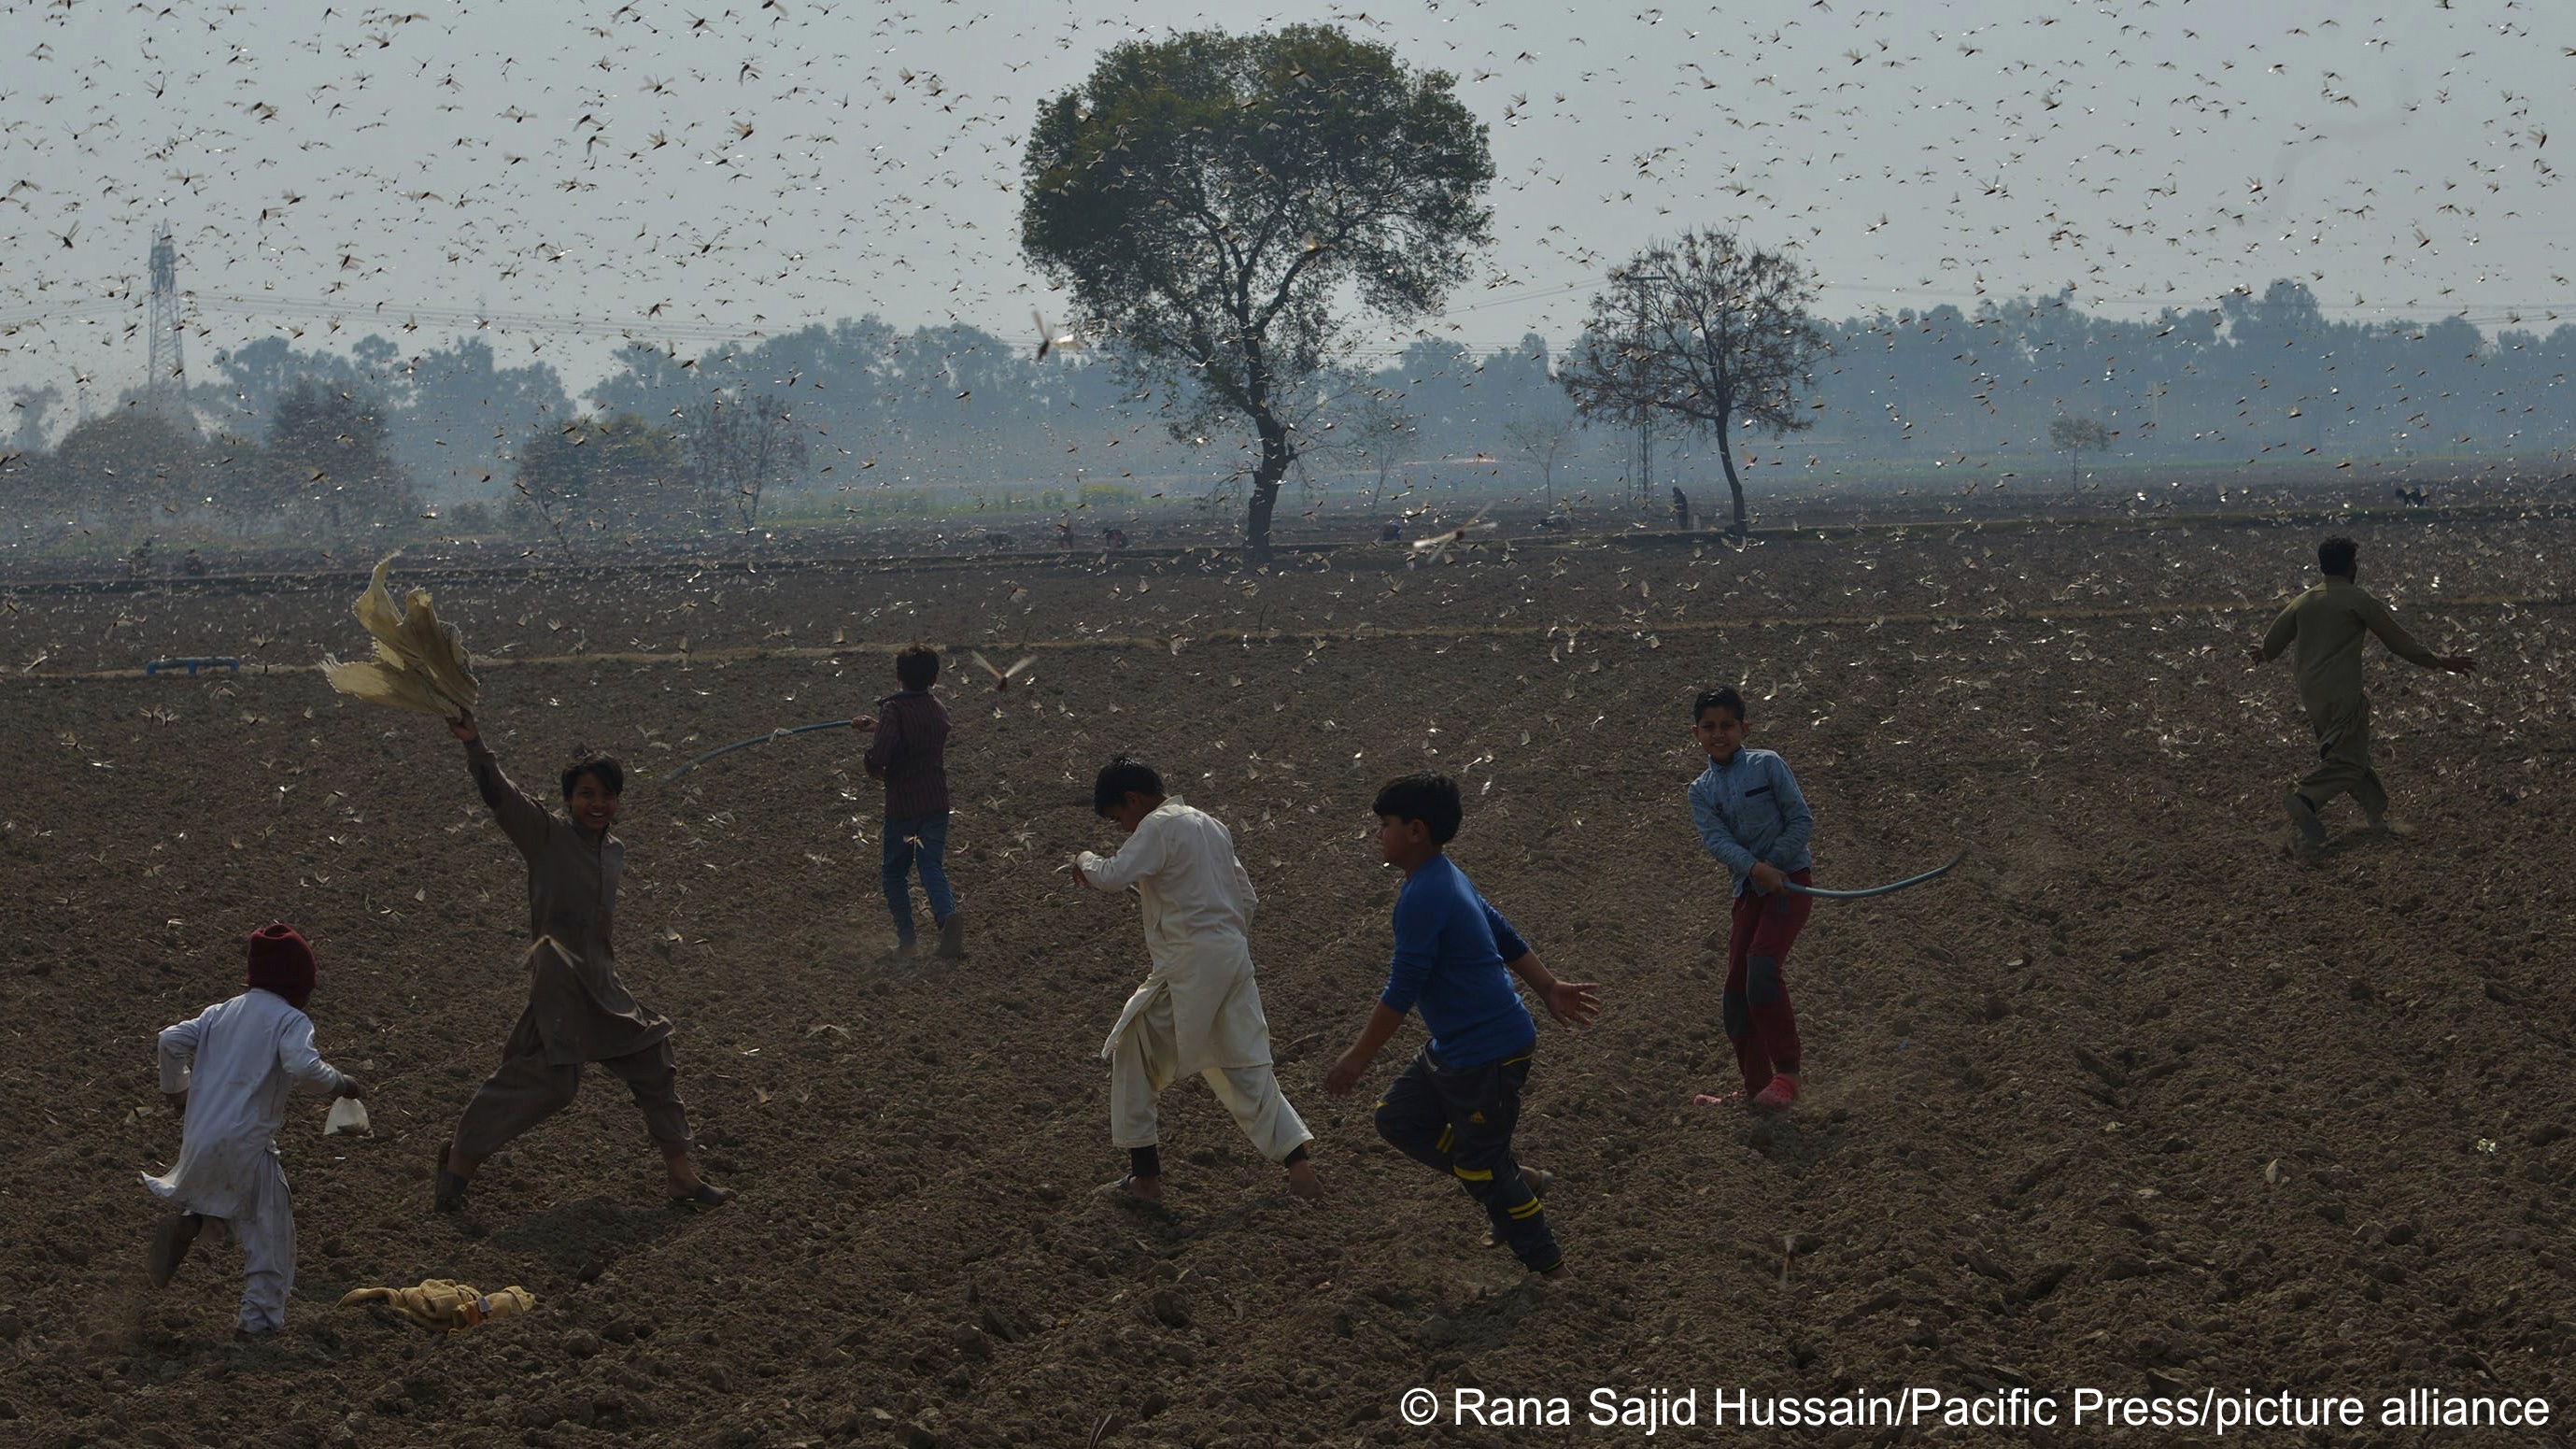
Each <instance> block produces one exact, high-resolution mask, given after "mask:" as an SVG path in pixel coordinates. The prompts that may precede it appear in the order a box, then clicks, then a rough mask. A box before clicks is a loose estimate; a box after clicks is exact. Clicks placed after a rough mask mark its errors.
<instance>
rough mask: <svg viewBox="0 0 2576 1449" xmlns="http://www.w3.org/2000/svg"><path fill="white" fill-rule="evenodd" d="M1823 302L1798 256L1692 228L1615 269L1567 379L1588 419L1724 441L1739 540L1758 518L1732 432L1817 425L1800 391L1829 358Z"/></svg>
mask: <svg viewBox="0 0 2576 1449" xmlns="http://www.w3.org/2000/svg"><path fill="white" fill-rule="evenodd" d="M1814 300H1815V284H1814V282H1813V281H1812V280H1810V279H1809V277H1808V275H1807V271H1806V269H1805V268H1804V267H1802V266H1800V265H1799V264H1798V263H1797V262H1796V261H1794V260H1792V259H1791V258H1789V257H1788V256H1786V255H1784V254H1782V253H1779V252H1765V251H1756V250H1752V249H1750V248H1748V247H1746V246H1745V245H1744V244H1743V243H1742V242H1740V241H1738V240H1737V239H1736V238H1735V236H1734V235H1733V234H1732V233H1729V232H1723V231H1715V230H1710V231H1695V232H1685V233H1683V234H1682V236H1681V238H1680V239H1679V240H1678V241H1674V242H1671V243H1667V244H1658V245H1656V246H1652V247H1649V248H1647V249H1646V250H1645V251H1643V252H1641V253H1639V254H1638V255H1637V257H1636V258H1635V259H1634V260H1633V261H1631V262H1629V263H1628V265H1626V266H1624V267H1621V268H1618V269H1617V270H1615V271H1613V272H1611V274H1610V285H1609V286H1608V287H1607V288H1606V289H1604V290H1603V291H1601V292H1600V293H1598V294H1596V295H1595V296H1594V297H1593V299H1592V311H1591V314H1590V315H1589V316H1588V317H1587V318H1586V319H1585V323H1584V337H1583V342H1582V345H1581V347H1580V349H1579V350H1578V351H1577V353H1576V355H1575V357H1574V359H1573V361H1572V362H1571V363H1570V364H1569V365H1568V366H1567V367H1566V368H1565V369H1564V371H1563V372H1562V373H1561V374H1559V381H1560V382H1561V383H1562V385H1563V386H1564V388H1565V391H1566V395H1567V396H1569V397H1571V398H1572V399H1573V400H1574V406H1575V410H1576V411H1577V412H1578V413H1580V414H1581V415H1582V416H1583V417H1584V418H1585V419H1587V420H1589V419H1593V418H1601V419H1605V420H1608V421H1613V422H1619V423H1624V424H1628V425H1630V426H1645V427H1651V426H1652V425H1653V424H1654V423H1655V422H1656V421H1657V420H1659V419H1670V420H1677V421H1679V422H1680V423H1681V424H1682V425H1683V426H1685V427H1686V428H1688V429H1689V430H1690V431H1693V432H1700V433H1706V434H1708V435H1710V436H1712V437H1714V438H1715V439H1716V440H1717V456H1718V461H1719V463H1720V464H1721V465H1722V466H1723V467H1724V468H1725V470H1726V486H1727V490H1728V491H1729V492H1730V493H1732V494H1733V495H1734V499H1735V523H1734V527H1733V529H1732V530H1731V531H1732V532H1733V533H1734V534H1735V535H1736V536H1737V537H1739V538H1740V537H1742V536H1743V535H1744V533H1745V532H1746V531H1747V529H1748V528H1749V527H1750V515H1749V514H1748V513H1747V511H1746V509H1745V506H1744V483H1743V480H1742V479H1740V478H1739V477H1737V476H1736V471H1735V449H1734V445H1733V439H1732V437H1731V434H1732V432H1733V429H1734V428H1735V427H1736V426H1737V424H1738V421H1739V420H1741V422H1742V424H1743V425H1744V426H1746V427H1761V428H1765V429H1767V430H1769V431H1771V432H1774V433H1789V432H1796V431H1798V430H1800V429H1802V428H1805V427H1808V426H1810V425H1811V424H1812V422H1813V419H1811V418H1810V417H1809V416H1808V415H1807V412H1806V410H1805V409H1804V408H1802V407H1801V406H1800V404H1799V401H1798V388H1799V385H1800V384H1802V383H1804V382H1806V381H1807V380H1808V377H1807V369H1808V366H1809V365H1810V364H1811V363H1812V362H1813V361H1814V360H1815V359H1816V358H1817V357H1819V356H1821V355H1822V354H1823V353H1824V352H1825V351H1826V343H1825V335H1824V332H1823V331H1822V329H1820V328H1818V327H1817V325H1816V322H1815V319H1814V318H1813V317H1812V316H1810V315H1809V314H1808V311H1807V308H1808V307H1809V305H1810V304H1811V303H1813V301H1814Z"/></svg>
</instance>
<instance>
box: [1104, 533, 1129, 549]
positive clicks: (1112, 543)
mask: <svg viewBox="0 0 2576 1449" xmlns="http://www.w3.org/2000/svg"><path fill="white" fill-rule="evenodd" d="M1100 542H1101V546H1102V547H1104V548H1112V549H1119V548H1125V547H1126V546H1127V530H1125V529H1123V528H1104V529H1102V530H1101V531H1100Z"/></svg>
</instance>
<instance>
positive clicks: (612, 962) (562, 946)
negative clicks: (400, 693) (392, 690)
mask: <svg viewBox="0 0 2576 1449" xmlns="http://www.w3.org/2000/svg"><path fill="white" fill-rule="evenodd" d="M448 729H449V730H450V731H452V732H453V733H454V734H455V736H456V737H457V738H458V739H459V740H462V741H464V742H465V767H466V769H468V770H469V771H471V772H472V773H473V776H474V788H475V789H476V791H478V792H479V793H480V794H481V795H482V797H483V803H484V804H485V805H486V806H488V807H490V809H491V811H492V818H493V819H494V820H495V821H497V822H499V824H500V826H501V833H502V834H504V835H506V836H508V837H509V838H510V843H511V844H512V845H515V846H517V847H518V848H519V854H520V855H522V856H524V857H525V858H526V859H527V862H528V938H529V941H530V943H531V944H530V946H529V949H528V957H527V961H528V970H529V982H528V1004H527V1006H526V1007H525V1008H523V1009H522V1010H521V1011H520V1012H519V1020H518V1024H517V1025H516V1026H513V1027H512V1028H510V1039H509V1040H508V1041H507V1042H504V1043H503V1044H502V1046H501V1065H500V1066H498V1067H496V1068H494V1069H493V1071H492V1075H491V1076H490V1077H489V1078H487V1079H486V1080H485V1081H484V1083H483V1086H482V1089H481V1090H479V1091H477V1092H476V1093H475V1094H474V1100H472V1101H470V1102H468V1103H466V1104H465V1115H464V1116H463V1117H462V1118H460V1119H459V1120H458V1121H457V1124H456V1136H455V1138H454V1139H453V1140H452V1141H451V1142H449V1143H448V1144H447V1145H445V1146H443V1147H441V1148H440V1149H439V1152H438V1167H437V1170H436V1172H435V1174H434V1175H433V1179H432V1181H433V1184H434V1188H433V1192H432V1197H431V1202H432V1205H433V1206H435V1207H436V1208H437V1210H438V1211H440V1212H443V1213H452V1212H461V1211H463V1209H464V1207H465V1188H466V1184H467V1182H468V1181H470V1180H471V1179H472V1178H473V1176H474V1172H475V1169H476V1168H479V1167H481V1166H482V1165H483V1162H484V1159H486V1158H488V1157H490V1156H491V1155H492V1154H493V1153H495V1152H498V1151H500V1150H501V1149H502V1147H503V1146H505V1145H507V1144H508V1143H509V1142H510V1141H511V1140H512V1139H513V1138H515V1137H517V1136H518V1135H519V1134H520V1133H523V1132H525V1131H527V1130H528V1129H529V1128H531V1127H534V1126H536V1125H537V1124H538V1123H540V1122H543V1121H545V1120H546V1119H547V1118H549V1117H551V1116H553V1115H554V1114H556V1113H557V1112H560V1111H562V1110H563V1109H565V1108H566V1107H569V1106H571V1105H572V1099H573V1095H574V1094H575V1093H576V1092H578V1091H580V1090H581V1069H582V1068H583V1067H584V1066H585V1065H587V1064H589V1063H591V1062H597V1063H599V1064H600V1065H601V1066H603V1067H606V1068H607V1069H608V1070H609V1071H611V1072H613V1073H615V1074H616V1076H617V1077H618V1079H619V1080H620V1081H623V1082H624V1083H626V1088H627V1090H628V1091H630V1092H632V1093H634V1094H635V1105H636V1106H638V1107H640V1108H642V1109H643V1111H644V1130H645V1131H646V1132H648V1133H650V1134H651V1136H652V1138H653V1144H654V1145H655V1146H656V1147H658V1148H660V1149H661V1151H662V1167H663V1174H664V1177H665V1178H666V1180H667V1185H666V1188H665V1191H666V1192H667V1193H668V1194H669V1196H670V1198H671V1200H672V1201H673V1202H674V1203H677V1204H680V1205H681V1206H684V1207H702V1208H703V1207H719V1206H721V1205H723V1204H724V1203H725V1202H727V1201H729V1200H731V1198H732V1197H733V1193H732V1191H731V1190H730V1189H727V1188H721V1187H716V1186H714V1185H712V1184H710V1183H706V1182H702V1181H700V1180H699V1178H698V1170H697V1168H696V1167H695V1166H694V1165H693V1164H692V1163H691V1162H690V1160H689V1148H690V1139H689V1116H688V1108H687V1106H686V1105H685V1104H684V1103H682V1102H681V1100H680V1088H679V1075H680V1070H679V1066H678V1063H677V1062H676V1060H675V1059H674V1058H673V1057H672V1055H671V1022H670V1018H668V1017H665V1016H662V1015H661V1014H659V1013H657V1012H651V1011H647V1010H645V1009H644V1008H643V1007H642V1006H641V1005H639V1004H638V1003H637V1002H636V1000H635V997H634V995H633V993H631V992H629V991H628V990H627V989H626V983H625V982H624V981H622V980H619V979H618V975H617V955H616V951H615V949H614V947H613V946H612V945H611V944H610V936H611V933H612V928H613V927H614V926H615V924H616V920H617V880H618V877H619V876H620V875H621V874H623V873H624V872H625V869H626V846H625V844H624V843H623V842H621V841H620V840H619V839H618V838H617V837H616V836H614V835H611V834H609V833H608V827H609V826H611V825H613V824H615V823H616V820H617V806H618V802H619V799H620V797H621V796H622V795H623V794H624V792H625V789H626V772H625V770H624V769H623V768H621V767H620V766H619V765H618V763H617V761H616V760H615V759H614V758H612V757H610V756H607V755H590V756H585V757H583V758H580V759H576V760H574V761H573V762H572V763H571V764H569V765H566V766H565V767H564V770H563V776H562V779H561V782H560V783H561V784H562V786H563V798H564V808H565V810H566V811H567V812H568V814H569V816H570V818H569V819H567V818H566V817H565V816H563V815H555V814H550V813H548V811H547V810H546V808H545V807H544V806H542V805H539V804H538V803H537V802H536V801H534V800H531V799H529V798H528V797H527V796H526V795H525V794H524V793H522V792H521V791H520V789H519V787H518V786H516V785H513V784H511V783H510V778H509V776H507V775H504V774H502V773H501V762H500V761H499V760H496V759H494V758H493V757H492V752H491V751H490V750H489V749H486V748H485V747H484V745H483V734H482V730H481V729H480V727H478V726H477V725H476V724H475V723H474V716H472V715H470V714H469V715H466V716H464V717H463V718H461V719H456V720H451V721H450V722H449V723H448Z"/></svg>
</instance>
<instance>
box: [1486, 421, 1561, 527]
mask: <svg viewBox="0 0 2576 1449" xmlns="http://www.w3.org/2000/svg"><path fill="white" fill-rule="evenodd" d="M1503 437H1504V438H1505V439H1507V440H1509V441H1510V443H1511V445H1512V446H1513V447H1515V448H1517V449H1519V450H1520V451H1521V453H1522V455H1523V456H1525V457H1527V458H1528V459H1529V460H1530V461H1531V462H1533V463H1536V464H1537V465H1538V471H1539V482H1540V484H1541V486H1543V487H1544V488H1545V489H1546V490H1547V511H1548V512H1550V513H1554V512H1555V511H1556V460H1557V459H1558V458H1559V457H1561V456H1563V454H1564V452H1565V445H1566V444H1567V443H1569V442H1572V441H1573V440H1574V413H1573V411H1572V410H1571V409H1569V408H1566V407H1564V406H1563V405H1561V404H1560V405H1558V406H1555V407H1549V406H1547V405H1545V404H1541V405H1539V406H1537V407H1533V408H1531V409H1530V410H1529V411H1527V412H1525V413H1523V414H1522V415H1521V416H1519V417H1518V418H1515V419H1513V420H1512V421H1510V422H1508V423H1505V424H1504V425H1503Z"/></svg>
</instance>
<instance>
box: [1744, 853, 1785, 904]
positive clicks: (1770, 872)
mask: <svg viewBox="0 0 2576 1449" xmlns="http://www.w3.org/2000/svg"><path fill="white" fill-rule="evenodd" d="M1751 878H1752V881H1753V889H1754V890H1755V891H1756V892H1758V893H1760V894H1762V895H1766V896H1767V895H1776V894H1778V893H1779V890H1780V884H1781V882H1783V881H1785V880H1787V879H1788V878H1789V877H1788V876H1787V875H1786V874H1784V873H1783V872H1782V871H1781V869H1780V867H1778V866H1776V865H1773V864H1772V863H1771V862H1769V861H1767V860H1757V861H1755V862H1753V870H1752V872H1751Z"/></svg>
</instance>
